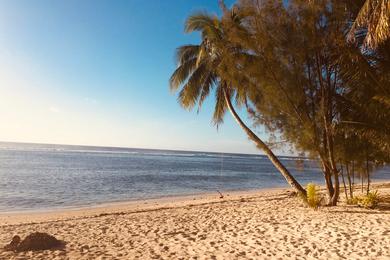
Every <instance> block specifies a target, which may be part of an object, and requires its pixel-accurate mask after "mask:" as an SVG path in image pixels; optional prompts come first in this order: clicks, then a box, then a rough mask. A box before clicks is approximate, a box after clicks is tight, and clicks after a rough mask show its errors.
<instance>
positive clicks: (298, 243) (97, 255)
mask: <svg viewBox="0 0 390 260" xmlns="http://www.w3.org/2000/svg"><path fill="white" fill-rule="evenodd" d="M374 189H378V190H379V192H380V194H381V195H382V196H383V197H387V198H389V195H390V183H381V184H376V185H375V186H374ZM35 231H40V232H47V233H49V234H51V235H54V236H55V237H57V238H58V239H61V240H63V241H65V242H66V246H65V248H64V249H58V250H46V251H37V252H23V253H13V252H5V251H3V250H2V249H1V250H0V259H270V258H272V259H289V258H291V259H293V258H294V259H296V258H298V259H390V207H389V204H386V203H382V204H381V207H380V208H379V209H375V210H369V209H364V208H359V207H357V206H347V205H345V203H343V202H341V203H340V206H337V207H331V208H328V207H326V208H321V209H320V210H312V209H309V208H307V207H306V206H305V205H304V204H303V203H302V202H301V201H300V200H299V199H298V198H297V197H294V196H291V191H290V190H289V189H273V190H263V191H252V192H231V193H229V194H224V198H222V199H221V198H219V194H207V195H198V196H187V197H180V198H166V199H159V200H149V201H138V202H129V203H116V204H110V205H104V206H100V207H95V208H86V209H72V210H63V211H53V212H35V213H28V214H27V213H18V214H17V213H12V214H5V213H3V214H0V245H1V246H4V245H5V244H7V243H9V242H10V240H11V239H12V237H13V236H14V235H16V234H18V235H19V236H21V237H22V238H23V237H25V236H26V235H28V234H29V233H31V232H35Z"/></svg>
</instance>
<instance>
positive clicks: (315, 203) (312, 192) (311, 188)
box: [306, 183, 322, 209]
mask: <svg viewBox="0 0 390 260" xmlns="http://www.w3.org/2000/svg"><path fill="white" fill-rule="evenodd" d="M306 192H307V198H306V203H307V205H308V206H309V207H310V208H313V209H318V207H319V206H320V205H321V201H322V198H321V195H320V194H319V192H318V188H317V186H316V185H315V184H314V183H308V184H307V187H306Z"/></svg>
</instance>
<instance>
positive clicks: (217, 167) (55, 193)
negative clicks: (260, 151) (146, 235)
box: [0, 143, 390, 212]
mask: <svg viewBox="0 0 390 260" xmlns="http://www.w3.org/2000/svg"><path fill="white" fill-rule="evenodd" d="M282 162H283V163H284V164H285V165H286V167H287V168H288V169H290V170H291V171H292V172H293V173H294V176H295V177H296V178H297V179H298V180H299V181H300V182H302V183H303V184H305V183H307V182H316V183H318V184H323V179H322V175H321V172H320V171H319V169H318V168H317V166H318V165H317V163H316V162H315V161H311V160H304V169H303V170H298V169H297V160H296V159H295V158H293V157H282ZM374 179H375V180H381V179H390V169H389V168H385V169H382V170H380V171H377V172H376V173H375V174H374ZM270 187H287V185H286V181H285V180H284V179H283V177H281V175H280V174H279V173H278V172H277V171H276V169H275V168H274V166H273V165H272V164H271V163H270V162H269V161H268V159H267V158H266V157H264V156H257V155H245V154H226V153H225V154H220V153H205V152H183V151H168V150H146V149H130V148H129V149H128V148H110V147H87V146H66V145H47V144H45V145H43V144H20V143H0V212H8V211H24V210H44V209H55V208H67V207H80V206H92V205H97V204H100V203H105V202H117V201H128V200H137V199H148V198H158V197H165V196H173V195H188V194H198V193H204V192H216V191H217V190H219V191H232V190H250V189H261V188H270Z"/></svg>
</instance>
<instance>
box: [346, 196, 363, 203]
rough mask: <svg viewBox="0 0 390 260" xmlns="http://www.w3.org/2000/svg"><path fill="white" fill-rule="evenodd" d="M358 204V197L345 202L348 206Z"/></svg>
mask: <svg viewBox="0 0 390 260" xmlns="http://www.w3.org/2000/svg"><path fill="white" fill-rule="evenodd" d="M359 202H360V198H359V197H353V198H349V199H348V200H347V204H348V205H358V204H359Z"/></svg>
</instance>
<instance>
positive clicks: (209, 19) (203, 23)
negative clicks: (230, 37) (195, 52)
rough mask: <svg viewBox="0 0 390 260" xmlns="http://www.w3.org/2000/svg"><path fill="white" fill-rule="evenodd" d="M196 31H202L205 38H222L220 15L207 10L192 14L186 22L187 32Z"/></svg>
mask: <svg viewBox="0 0 390 260" xmlns="http://www.w3.org/2000/svg"><path fill="white" fill-rule="evenodd" d="M194 31H199V32H201V33H202V38H203V39H207V38H220V31H219V19H218V17H217V16H215V15H210V14H208V13H206V12H198V13H195V14H193V15H191V16H190V17H188V19H187V20H186V22H185V32H186V33H191V32H194Z"/></svg>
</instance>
